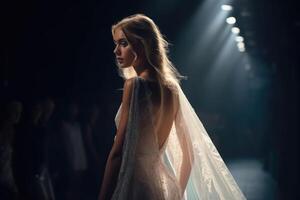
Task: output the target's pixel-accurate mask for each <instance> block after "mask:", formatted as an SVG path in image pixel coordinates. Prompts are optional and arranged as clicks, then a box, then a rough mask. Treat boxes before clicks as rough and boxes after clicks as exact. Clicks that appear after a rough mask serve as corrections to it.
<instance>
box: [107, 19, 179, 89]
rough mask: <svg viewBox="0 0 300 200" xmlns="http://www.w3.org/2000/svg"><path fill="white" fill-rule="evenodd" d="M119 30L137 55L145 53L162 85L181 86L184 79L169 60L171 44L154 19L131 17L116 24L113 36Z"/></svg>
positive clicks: (113, 27)
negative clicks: (175, 84) (181, 80)
mask: <svg viewBox="0 0 300 200" xmlns="http://www.w3.org/2000/svg"><path fill="white" fill-rule="evenodd" d="M117 28H121V30H122V31H123V33H124V34H125V36H126V39H127V40H128V42H129V44H130V45H131V46H132V48H133V49H134V51H136V52H137V54H139V52H141V51H143V52H144V55H145V59H146V61H147V64H149V65H150V66H152V67H153V69H154V71H155V75H156V78H157V79H158V81H159V83H160V84H161V85H173V84H174V83H177V84H179V82H180V79H182V78H184V77H183V76H182V75H180V74H179V72H178V71H177V69H176V68H175V67H174V66H173V64H172V62H171V61H170V60H169V58H168V55H167V54H168V52H169V48H168V46H169V43H168V42H167V41H166V40H165V39H164V37H163V35H162V34H161V32H160V30H159V28H158V27H157V25H156V24H155V23H154V22H153V20H152V19H150V18H149V17H147V16H145V15H143V14H135V15H131V16H128V17H126V18H124V19H122V20H121V21H119V22H118V23H116V24H114V25H113V26H112V34H114V33H115V30H116V29H117ZM172 83H173V84H172Z"/></svg>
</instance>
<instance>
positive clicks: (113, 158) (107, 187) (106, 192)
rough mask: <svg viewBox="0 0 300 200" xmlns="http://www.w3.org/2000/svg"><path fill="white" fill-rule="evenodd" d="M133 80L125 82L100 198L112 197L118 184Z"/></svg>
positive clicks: (101, 199)
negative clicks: (120, 109)
mask: <svg viewBox="0 0 300 200" xmlns="http://www.w3.org/2000/svg"><path fill="white" fill-rule="evenodd" d="M133 81H134V80H133V79H128V80H126V81H125V83H124V91H123V97H122V112H121V117H120V122H119V126H118V128H117V134H116V137H115V140H114V143H113V146H112V149H111V151H110V153H109V156H108V159H107V163H106V167H105V171H104V177H103V182H102V186H101V190H100V194H99V198H98V199H99V200H106V199H110V198H111V196H112V194H113V191H114V189H115V187H116V184H117V178H118V174H119V170H120V166H121V161H122V146H123V141H124V137H125V133H126V127H127V121H128V115H129V108H130V99H131V94H132V90H133Z"/></svg>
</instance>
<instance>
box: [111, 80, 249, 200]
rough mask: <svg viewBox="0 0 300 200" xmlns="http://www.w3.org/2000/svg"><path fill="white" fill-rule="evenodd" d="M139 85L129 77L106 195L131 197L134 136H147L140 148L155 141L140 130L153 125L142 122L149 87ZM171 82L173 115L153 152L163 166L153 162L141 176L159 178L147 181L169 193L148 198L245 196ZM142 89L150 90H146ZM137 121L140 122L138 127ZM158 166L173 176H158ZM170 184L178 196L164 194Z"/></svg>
mask: <svg viewBox="0 0 300 200" xmlns="http://www.w3.org/2000/svg"><path fill="white" fill-rule="evenodd" d="M132 77H135V75H133V76H130V78H132ZM123 78H125V79H126V75H124V76H123ZM143 84H145V82H143V83H141V82H140V80H139V78H137V79H136V80H135V86H134V91H133V94H132V95H133V96H132V98H131V108H130V112H129V115H130V116H129V122H128V127H127V131H126V136H125V141H124V144H123V158H122V164H121V169H120V173H119V177H118V183H117V186H116V189H115V192H114V195H113V198H112V199H119V200H125V199H135V198H133V197H132V196H130V193H132V190H134V188H132V187H134V186H133V185H134V184H135V182H134V181H132V177H133V176H134V175H133V174H134V173H135V170H136V169H135V168H134V167H133V166H134V165H135V162H136V161H135V160H136V159H137V155H138V151H140V149H141V147H140V146H139V139H140V138H147V139H148V141H147V142H148V144H143V145H142V147H145V149H146V150H149V149H153V148H154V147H155V145H154V146H151V145H150V144H152V143H154V142H152V143H151V142H149V140H151V138H149V137H147V136H146V135H145V133H150V132H152V133H154V132H155V131H154V130H155V129H154V127H152V126H151V123H150V125H149V124H147V125H146V123H144V121H142V120H143V119H146V120H148V121H149V118H151V116H152V115H151V109H152V107H151V100H150V99H149V96H151V91H150V89H149V87H147V84H146V85H143ZM175 87H176V91H177V97H178V110H177V114H176V117H175V120H174V122H173V126H172V129H171V131H170V134H169V136H168V138H167V140H166V142H165V143H164V145H163V148H162V150H161V151H157V155H158V156H159V157H160V158H159V159H160V161H161V165H163V166H164V167H163V168H164V169H163V168H161V166H159V165H157V168H158V170H153V171H151V172H149V173H150V174H151V176H149V177H148V179H147V177H145V179H146V180H147V181H148V182H151V181H153V179H161V180H160V183H158V182H157V181H156V182H155V181H153V182H151V185H159V187H161V188H164V190H167V192H166V193H169V196H168V195H163V194H161V195H160V196H159V194H158V193H157V194H155V195H157V198H150V199H166V200H175V199H176V200H179V199H181V200H198V199H199V200H200V199H201V200H203V199H204V200H242V199H246V198H245V196H244V195H243V193H242V192H241V190H240V188H239V187H238V185H237V184H236V182H235V180H234V178H233V177H232V175H231V173H230V171H229V170H228V168H227V167H226V165H225V163H224V161H223V160H222V158H221V156H220V154H219V153H218V151H217V149H216V147H215V146H214V144H213V143H212V141H211V139H210V137H209V135H208V134H207V132H206V130H205V128H204V127H203V125H202V123H201V121H200V119H199V118H198V116H197V115H196V113H195V111H194V109H193V108H192V106H191V105H190V103H189V101H188V99H187V98H186V96H185V95H184V93H183V91H182V90H181V87H180V85H176V86H175ZM147 90H149V91H150V92H147ZM141 91H142V92H141ZM145 94H146V95H145ZM144 97H145V98H144ZM142 98H143V99H146V100H143V102H142V104H143V105H142V106H141V105H139V103H138V102H140V99H142ZM147 99H148V100H147ZM120 110H121V106H120V109H119V110H118V113H117V116H116V124H118V121H119V119H118V118H119V113H120ZM141 124H142V126H140V125H141ZM156 142H157V140H156ZM142 151H145V150H142ZM148 165H149V164H146V165H145V167H147V166H148ZM155 168H156V167H155ZM165 169H167V170H165ZM164 170H165V171H167V174H168V176H169V177H171V178H169V180H173V181H166V180H167V179H166V178H165V179H166V180H163V179H164V177H167V176H166V175H164V173H165V172H164ZM172 182H176V185H177V186H176V187H172V186H171V184H172ZM176 188H177V189H178V190H179V191H180V194H181V195H180V197H178V195H177V196H176V197H175V196H172V195H170V194H171V193H176ZM152 190H153V189H152ZM177 192H178V191H177ZM158 196H159V197H158ZM162 196H164V197H162ZM155 197H156V196H155ZM137 199H139V198H137ZM144 199H145V198H144ZM146 199H147V198H146Z"/></svg>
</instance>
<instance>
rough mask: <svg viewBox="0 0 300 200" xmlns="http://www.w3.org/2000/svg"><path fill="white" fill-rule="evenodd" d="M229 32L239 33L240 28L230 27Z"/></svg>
mask: <svg viewBox="0 0 300 200" xmlns="http://www.w3.org/2000/svg"><path fill="white" fill-rule="evenodd" d="M231 32H232V33H234V34H239V33H240V29H239V28H238V27H232V29H231Z"/></svg>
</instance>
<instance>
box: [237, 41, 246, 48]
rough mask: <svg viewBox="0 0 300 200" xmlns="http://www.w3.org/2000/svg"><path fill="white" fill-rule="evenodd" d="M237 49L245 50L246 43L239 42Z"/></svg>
mask: <svg viewBox="0 0 300 200" xmlns="http://www.w3.org/2000/svg"><path fill="white" fill-rule="evenodd" d="M237 47H238V48H239V49H240V48H245V43H244V42H238V43H237Z"/></svg>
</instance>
